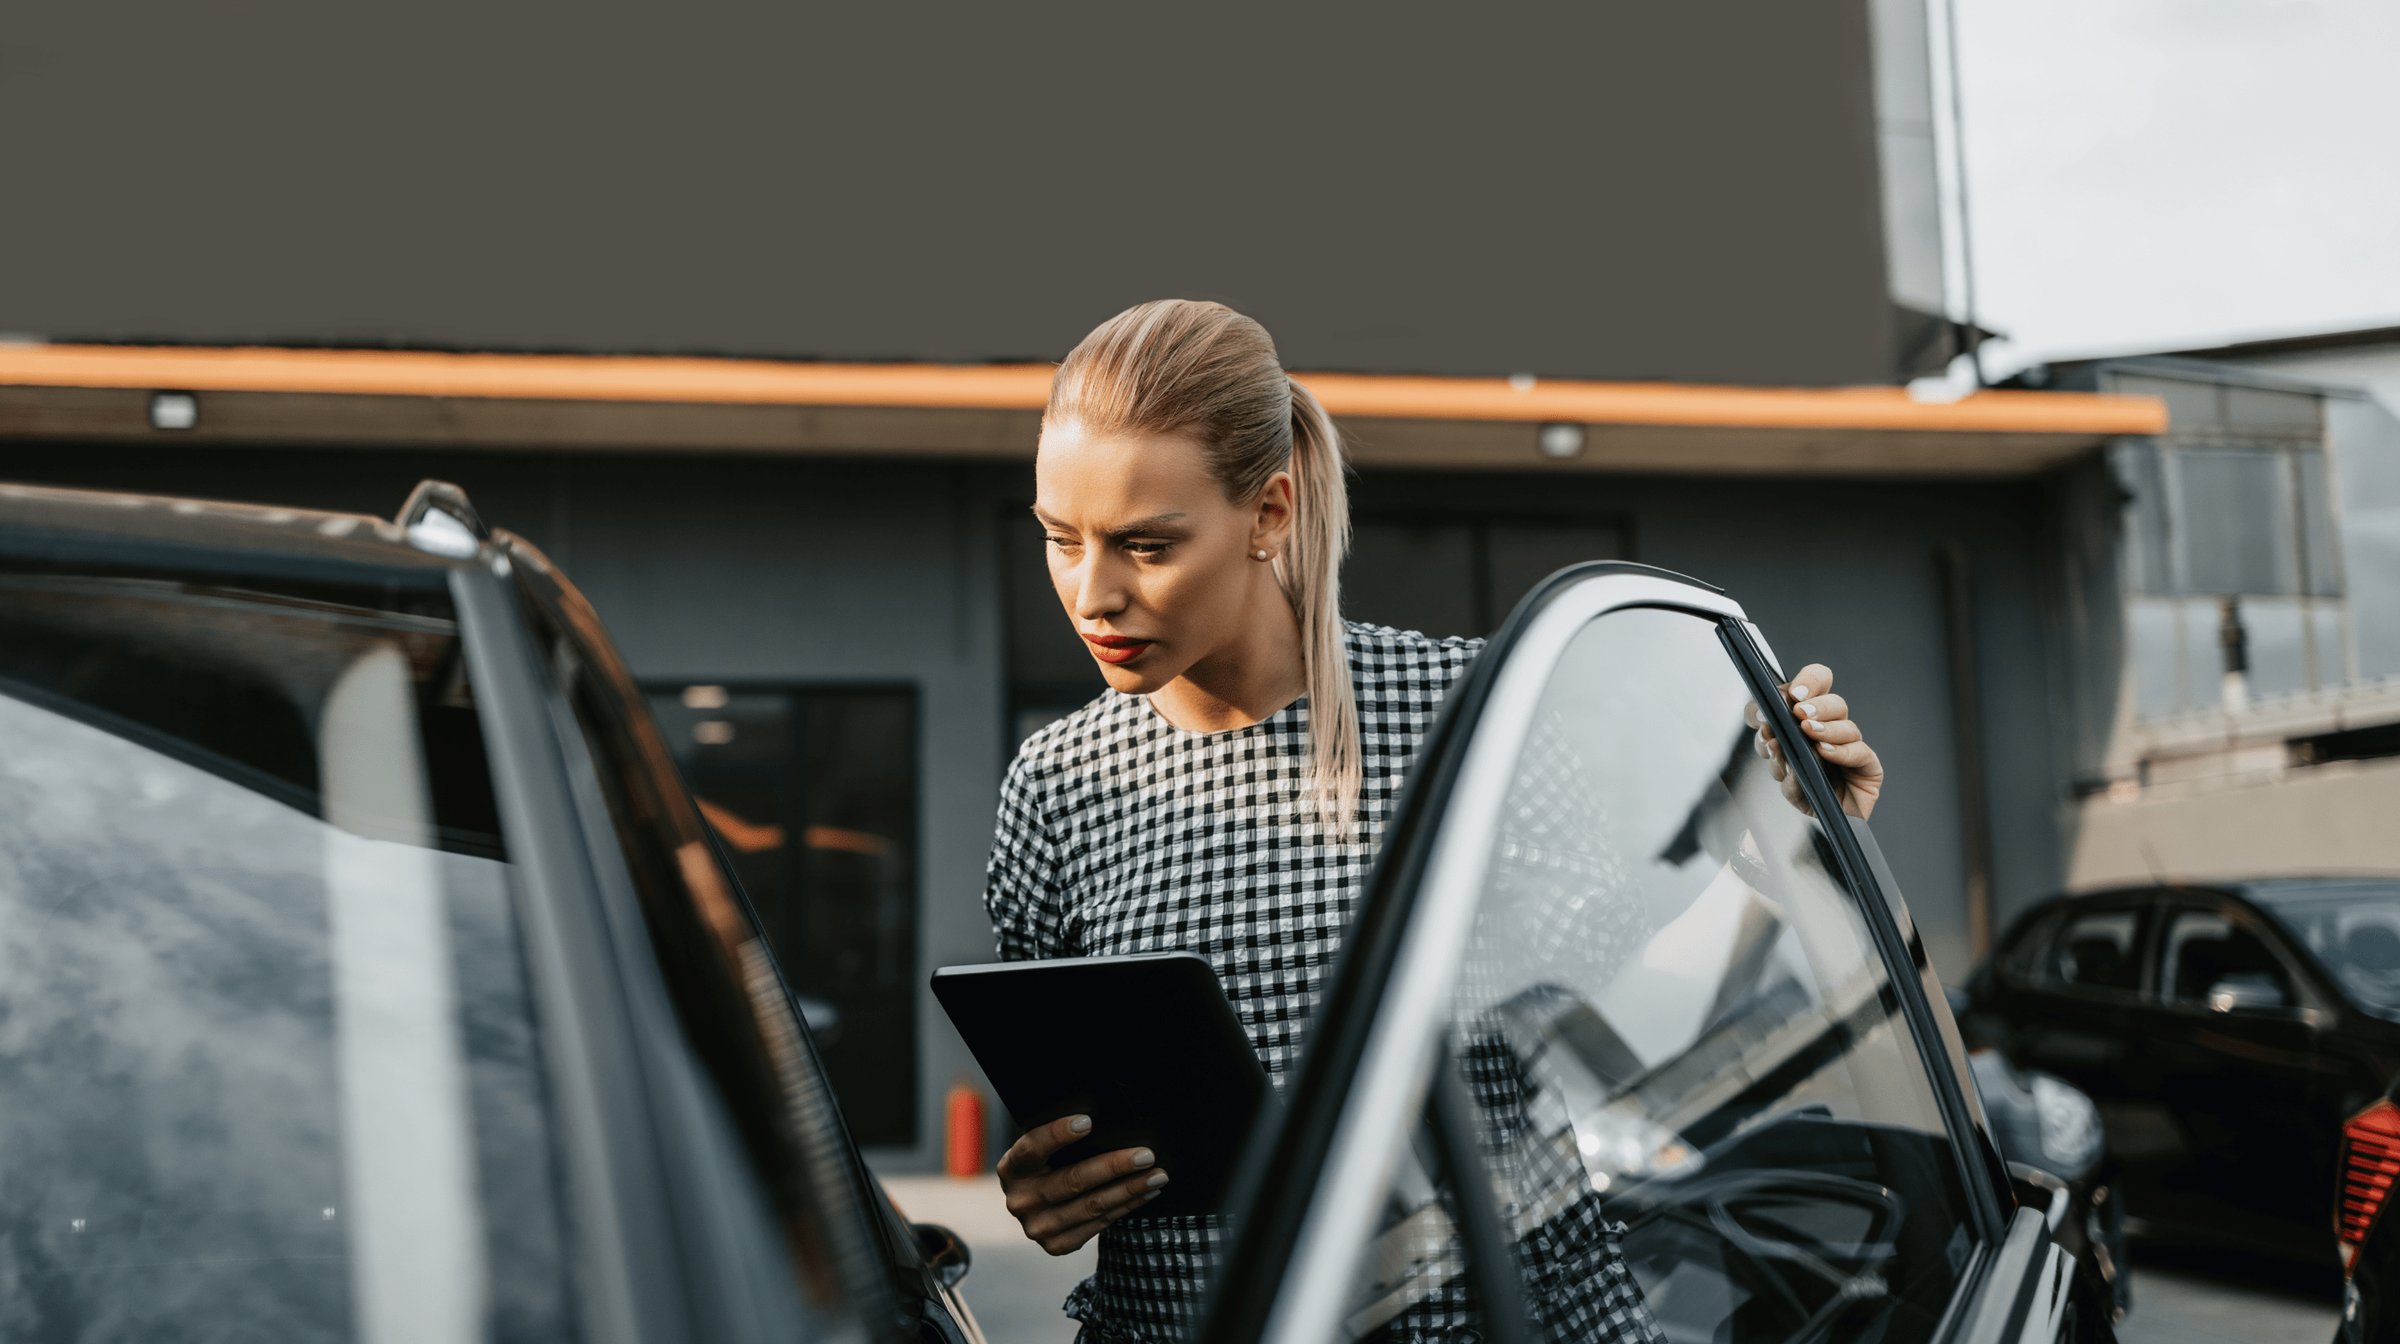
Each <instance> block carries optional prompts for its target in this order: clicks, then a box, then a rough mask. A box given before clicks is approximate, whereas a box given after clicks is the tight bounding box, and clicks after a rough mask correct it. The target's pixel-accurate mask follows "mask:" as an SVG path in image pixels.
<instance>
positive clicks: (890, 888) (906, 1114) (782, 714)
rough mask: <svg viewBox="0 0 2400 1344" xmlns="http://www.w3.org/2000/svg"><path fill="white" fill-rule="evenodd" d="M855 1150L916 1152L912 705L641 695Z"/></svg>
mask: <svg viewBox="0 0 2400 1344" xmlns="http://www.w3.org/2000/svg"><path fill="white" fill-rule="evenodd" d="M650 703H651V708H652V711H653V712H654V713H655V714H656V715H657V716H658V721H659V727H660V728H661V730H663V731H664V732H665V734H666V736H667V741H668V742H669V744H670V745H671V746H672V747H673V749H674V751H675V754H676V756H677V758H678V760H679V762H680V763H681V765H682V767H683V772H684V777H685V779H687V780H688V781H689V782H690V784H691V787H692V792H693V794H694V795H695V796H696V797H697V798H698V799H699V802H700V811H701V814H702V815H703V816H705V817H706V818H707V819H708V822H709V824H710V825H711V826H712V827H714V828H715V830H716V832H717V835H718V837H719V838H720V839H721V840H722V841H723V842H724V848H725V853H726V855H727V857H728V858H729V859H730V860H731V861H732V864H733V868H734V871H735V873H736V874H738V875H739V876H740V878H741V882H742V887H743V889H744V890H745V891H747V892H748V893H749V896H750V901H751V903H752V904H753V905H754V906H756V907H757V910H758V916H759V922H760V923H761V924H762V925H763V926H764V927H765V929H766V932H767V942H768V945H769V946H770V947H772V948H773V949H774V951H775V958H776V960H777V961H778V962H779V963H780V964H781V965H782V967H783V971H784V975H785V977H786V978H787V979H789V980H790V981H791V984H792V987H793V990H794V991H795V992H796V993H798V994H799V995H800V996H801V998H802V1000H803V1006H804V1007H805V1008H806V1009H807V1010H808V1013H809V1016H810V1019H811V1025H812V1026H813V1027H814V1028H815V1035H816V1038H817V1044H818V1047H819V1049H820V1050H821V1051H822V1053H823V1054H824V1057H825V1071H826V1073H827V1075H828V1076H829V1077H830V1078H831V1079H832V1083H833V1089H834V1093H835V1095H836V1097H837V1098H838V1099H839V1100H840V1102H841V1106H842V1113H843V1114H844V1115H845V1116H846V1117H848V1119H849V1122H850V1128H851V1132H852V1134H853V1135H854V1136H855V1137H856V1138H857V1140H858V1141H859V1142H860V1143H862V1144H893V1145H908V1144H913V1143H915V1142H916V1137H917V1135H916V1115H917V1065H916V1057H917V1030H916V1026H917V1023H916V1016H917V958H916V943H917V883H916V852H917V834H916V828H917V820H916V819H917V742H916V736H917V705H916V692H915V691H914V690H913V689H910V688H905V687H870V688H844V689H821V688H814V687H789V686H785V687H726V686H718V685H687V686H676V687H671V688H667V687H653V688H651V694H650Z"/></svg>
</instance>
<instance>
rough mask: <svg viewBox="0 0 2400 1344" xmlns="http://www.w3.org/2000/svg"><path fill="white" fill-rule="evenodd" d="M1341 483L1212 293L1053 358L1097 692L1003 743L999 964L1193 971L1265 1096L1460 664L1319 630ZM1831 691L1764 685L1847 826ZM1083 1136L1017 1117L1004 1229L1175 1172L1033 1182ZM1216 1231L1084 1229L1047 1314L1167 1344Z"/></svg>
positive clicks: (1051, 428) (1159, 1224) (1311, 412)
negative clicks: (1835, 784)
mask: <svg viewBox="0 0 2400 1344" xmlns="http://www.w3.org/2000/svg"><path fill="white" fill-rule="evenodd" d="M1342 473H1343V466H1342V456H1341V447H1340V440H1339V438H1338V437H1337V435H1336V433H1335V430H1334V426H1333V422H1332V421H1331V419H1329V418H1328V417H1327V416H1326V414H1325V411H1324V409H1323V408H1322V407H1320V406H1319V405H1318V404H1317V401H1316V399H1315V398H1314V397H1313V396H1311V395H1310V394H1309V392H1308V390H1307V389H1306V388H1304V387H1302V386H1300V385H1299V384H1298V383H1295V382H1293V381H1292V380H1291V379H1290V378H1289V377H1288V376H1287V375H1286V374H1285V373H1284V370H1283V367H1282V364H1281V363H1280V361H1279V360H1278V358H1277V356H1276V353H1275V347H1274V343H1273V342H1272V341H1271V340H1270V339H1269V338H1268V336H1267V333H1266V331H1265V330H1264V329H1263V328H1261V327H1260V326H1259V325H1258V324H1257V323H1256V322H1254V321H1252V320H1250V319H1249V318H1247V317H1244V316H1242V315H1241V314H1239V313H1236V312H1233V311H1232V310H1230V309H1228V308H1225V307H1223V306H1222V305H1219V304H1213V303H1199V302H1191V301H1185V300H1166V301H1161V302H1156V303H1148V304H1143V305H1141V306H1139V307H1136V308H1132V309H1129V310H1127V311H1125V312H1123V313H1120V314H1118V315H1117V316H1116V317H1113V318H1111V319H1109V320H1108V321H1107V322H1105V323H1103V324H1101V326H1100V327H1099V328H1098V329H1096V330H1094V331H1093V332H1092V333H1091V335H1089V336H1087V337H1085V338H1084V340H1083V342H1082V343H1081V344H1080V345H1078V346H1076V347H1075V349H1074V351H1073V352H1072V353H1070V354H1069V355H1068V356H1067V359H1066V361H1065V362H1064V363H1063V364H1062V365H1060V367H1059V370H1058V374H1057V377H1056V379H1055V381H1054V382H1053V383H1052V385H1051V392H1050V402H1049V406H1048V408H1047V410H1046V411H1045V412H1044V416H1043V422H1042V435H1041V442H1040V447H1039V450H1038V453H1037V456H1036V458H1035V496H1036V498H1035V505H1034V516H1035V518H1036V519H1037V520H1038V521H1039V522H1040V524H1041V526H1042V529H1043V536H1044V541H1045V545H1046V546H1047V547H1048V549H1049V565H1050V575H1051V579H1052V582H1053V583H1054V584H1055V585H1056V587H1057V589H1058V595H1059V601H1060V602H1061V604H1062V605H1063V606H1064V607H1065V608H1066V612H1067V616H1068V618H1069V620H1070V621H1072V623H1073V624H1074V626H1075V630H1076V633H1077V634H1079V635H1080V636H1082V637H1083V639H1084V640H1085V642H1086V644H1087V645H1088V646H1089V648H1090V650H1091V653H1092V657H1093V658H1094V660H1096V661H1097V662H1098V663H1099V664H1100V669H1101V672H1102V675H1103V676H1104V677H1105V678H1106V679H1107V682H1108V686H1109V689H1108V690H1107V691H1105V692H1103V693H1102V694H1101V695H1100V697H1099V698H1098V699H1095V700H1093V701H1092V702H1091V703H1090V704H1088V705H1086V706H1084V707H1083V708H1082V709H1080V710H1078V711H1076V712H1075V713H1073V714H1071V715H1069V716H1067V717H1066V718H1064V719H1062V720H1060V721H1058V722H1056V723H1054V724H1051V725H1050V726H1049V727H1047V728H1044V729H1043V730H1042V731H1040V732H1038V733H1036V734H1034V736H1033V737H1031V738H1030V739H1028V740H1027V741H1026V743H1025V744H1024V746H1023V747H1022V748H1020V749H1019V751H1018V754H1017V758H1016V761H1015V763H1014V764H1013V765H1012V766H1011V767H1010V769H1009V772H1008V776H1007V780H1006V782H1005V784H1004V785H1003V786H1002V791H1001V804H1000V817H999V828H998V834H997V836H996V838H995V840H994V843H993V849H992V860H991V867H990V873H989V882H988V885H987V888H986V893H985V904H986V907H987V909H988V910H989V912H990V914H991V917H992V922H993V925H994V927H995V930H996V932H997V935H998V939H999V950H1000V955H1001V957H1002V958H1003V959H1011V960H1013V959H1026V958H1037V957H1061V956H1101V955H1113V954H1121V953H1134V952H1156V951H1168V950H1188V951H1193V952H1198V953H1200V954H1201V955H1203V956H1206V957H1207V958H1209V960H1210V961H1211V962H1213V963H1214V964H1215V966H1216V969H1217V974H1218V976H1219V978H1220V979H1221V980H1222V981H1223V982H1224V985H1225V990H1226V994H1227V996H1228V997H1229V998H1230V999H1231V1000H1232V1002H1233V1006H1234V1008H1235V1010H1236V1012H1237V1013H1238V1014H1239V1015H1240V1017H1241V1020H1242V1023H1243V1025H1244V1027H1245V1028H1246V1029H1247V1030H1248V1032H1249V1035H1250V1040H1251V1044H1252V1045H1253V1046H1254V1047H1255V1048H1256V1049H1257V1050H1258V1054H1259V1058H1260V1060H1261V1062H1262V1063H1263V1064H1264V1065H1265V1067H1266V1070H1267V1074H1268V1076H1269V1077H1270V1078H1271V1079H1274V1080H1275V1081H1276V1083H1277V1085H1278V1086H1280V1085H1281V1083H1282V1080H1283V1076H1284V1074H1285V1072H1286V1070H1287V1069H1289V1068H1290V1067H1291V1066H1292V1065H1293V1063H1294V1062H1295V1061H1296V1059H1297V1057H1298V1050H1299V1046H1300V1042H1301V1036H1302V1033H1303V1031H1304V1029H1305V1026H1306V1024H1307V1021H1308V1019H1309V1016H1310V1011H1311V1009H1312V1007H1313V1006H1314V1002H1315V999H1316V995H1317V992H1318V989H1319V986H1320V984H1321V982H1322V980H1323V978H1324V976H1325V974H1326V972H1327V970H1328V968H1329V967H1330V966H1331V965H1332V963H1333V960H1334V957H1335V955H1336V954H1337V953H1338V951H1339V950H1340V947H1341V942H1342V936H1343V931H1344V929H1345V927H1346V924H1347V920H1348V917H1349V914H1350V910H1351V906H1352V903H1353V901H1354V900H1355V899H1356V897H1357V894H1358V891H1359V888H1360V886H1361V884H1362V883H1363V882H1364V880H1365V877H1366V874H1367V869H1368V866H1369V864H1370V863H1371V861H1372V859H1373V856H1374V853H1375V845H1376V842H1377V840H1378V839H1379V837H1380V836H1381V834H1382V831H1383V827H1384V824H1385V823H1386V821H1387V820H1388V819H1389V817H1390V814H1391V810H1392V807H1393V804H1394V802H1395V800H1396V799H1397V797H1398V794H1399V790H1400V785H1401V782H1402V780H1403V778H1404V777H1405V775H1406V772H1407V768H1408V764H1409V761H1410V759H1411V757H1412V756H1413V754H1414V752H1415V750H1416V747H1417V743H1418V741H1419V739H1420V738H1421V737H1422V735H1423V734H1424V731H1425V729H1426V728H1427V727H1428V726H1429V724H1430V723H1431V721H1432V719H1433V716H1434V713H1435V710H1436V709H1437V708H1438V706H1439V704H1440V701H1441V698H1442V694H1443V692H1444V691H1445V690H1446V689H1447V688H1448V686H1449V685H1450V683H1451V682H1452V681H1453V680H1455V679H1456V678H1457V676H1458V675H1459V673H1460V672H1461V671H1462V670H1463V669H1464V668H1465V667H1466V665H1467V664H1468V663H1469V662H1470V661H1471V660H1472V659H1473V658H1474V656H1475V654H1476V652H1477V651H1478V650H1479V649H1480V648H1481V647H1482V642H1481V641H1480V640H1470V639H1456V638H1452V639H1434V638H1429V637H1427V636H1425V635H1421V634H1416V633H1413V632H1403V631H1396V630H1391V629H1387V628H1383V627H1377V626H1368V625H1361V624H1356V623H1350V622H1345V621H1343V620H1342V618H1341V614H1340V601H1339V595H1340V576H1341V563H1342V556H1343V553H1344V551H1345V550H1346V548H1347V545H1348V541H1349V532H1350V523H1349V506H1348V500H1347V495H1346V493H1345V489H1344V485H1343V475H1342ZM1832 681H1833V674H1832V672H1831V671H1830V670H1828V669H1826V668H1824V667H1822V666H1817V665H1813V664H1812V665H1811V666H1809V667H1808V668H1806V669H1804V670H1803V671H1802V672H1801V673H1800V675H1799V677H1798V678H1797V679H1795V680H1794V682H1793V683H1792V685H1791V687H1790V688H1789V693H1790V694H1791V696H1792V697H1793V699H1794V700H1795V701H1796V702H1797V706H1798V708H1797V711H1796V712H1797V713H1798V714H1799V715H1800V716H1801V718H1802V719H1803V721H1804V722H1806V723H1807V725H1808V729H1807V730H1808V731H1809V732H1810V733H1811V734H1812V735H1813V736H1814V738H1815V739H1816V744H1817V750H1818V752H1819V754H1820V755H1821V756H1823V757H1824V758H1825V759H1826V760H1827V761H1829V762H1831V763H1833V764H1835V765H1837V766H1841V767H1844V768H1845V769H1846V770H1847V772H1848V784H1849V800H1850V801H1849V806H1850V808H1851V810H1853V811H1855V812H1857V813H1858V814H1859V815H1860V816H1864V815H1865V814H1866V812H1867V811H1868V810H1869V809H1870V808H1871V807H1872V806H1873V803H1874V800H1875V797H1876V795H1877V793H1878V792H1879V790H1880V788H1881V785H1882V778H1883V772H1882V767H1881V764H1880V763H1879V761H1878V760H1877V758H1876V756H1875V752H1874V750H1873V749H1872V748H1870V747H1869V746H1868V745H1867V744H1866V743H1865V742H1864V741H1863V740H1862V739H1861V738H1860V736H1859V732H1858V729H1857V726H1856V725H1855V724H1853V723H1851V722H1850V721H1849V719H1848V714H1847V709H1846V706H1845V705H1844V704H1843V702H1842V699H1841V697H1840V696H1837V695H1833V694H1831V687H1832ZM1759 745H1760V749H1761V750H1762V751H1763V752H1767V753H1769V754H1774V753H1777V752H1779V750H1780V748H1779V746H1778V745H1777V744H1775V743H1773V742H1772V741H1771V740H1769V739H1767V738H1766V737H1764V736H1763V735H1762V737H1761V738H1760V741H1759ZM1778 759H1779V758H1778ZM1787 787H1790V784H1789V782H1787ZM1089 1127H1090V1126H1089V1119H1088V1117H1068V1118H1067V1119H1064V1120H1060V1121H1058V1122H1056V1123H1054V1124H1050V1125H1046V1126H1043V1127H1042V1128H1040V1129H1037V1130H1035V1131H1033V1132H1031V1133H1029V1134H1027V1135H1025V1136H1024V1137H1023V1138H1021V1139H1019V1140H1018V1141H1017V1142H1016V1143H1015V1144H1014V1145H1012V1146H1011V1147H1010V1149H1009V1150H1008V1152H1007V1153H1006V1154H1005V1155H1004V1156H1003V1157H1002V1158H1001V1161H1000V1167H999V1170H1000V1177H1001V1184H1002V1188H1003V1190H1004V1191H1005V1193H1006V1196H1007V1199H1008V1207H1009V1210H1010V1212H1011V1213H1013V1214H1014V1215H1015V1216H1016V1217H1017V1218H1018V1220H1019V1221H1020V1222H1021V1223H1022V1224H1023V1226H1024V1229H1025V1234H1026V1236H1028V1237H1029V1238H1031V1239H1033V1240H1034V1241H1036V1242H1038V1243H1039V1244H1040V1245H1041V1246H1042V1247H1043V1248H1044V1249H1046V1250H1048V1251H1050V1252H1051V1253H1052V1254H1054V1255H1063V1254H1066V1253H1068V1252H1070V1251H1073V1250H1075V1249H1077V1248H1078V1247H1080V1246H1082V1245H1084V1244H1085V1243H1086V1242H1088V1241H1090V1240H1091V1239H1092V1238H1093V1237H1095V1236H1100V1234H1101V1232H1102V1230H1103V1229H1105V1228H1109V1227H1110V1225H1111V1224H1113V1223H1115V1222H1117V1221H1118V1220H1119V1219H1121V1218H1123V1217H1125V1216H1126V1215H1127V1214H1129V1213H1132V1212H1134V1211H1135V1210H1138V1209H1139V1208H1140V1207H1141V1206H1142V1205H1143V1204H1144V1203H1146V1202H1148V1201H1149V1200H1150V1199H1152V1198H1154V1197H1155V1196H1156V1194H1157V1191H1158V1189H1159V1188H1160V1187H1161V1186H1163V1185H1164V1184H1166V1183H1167V1182H1168V1181H1169V1180H1171V1179H1172V1175H1173V1174H1172V1173H1171V1172H1165V1171H1159V1170H1155V1169H1154V1166H1153V1162H1152V1157H1151V1154H1150V1153H1149V1152H1148V1151H1147V1150H1140V1149H1136V1150H1126V1151H1120V1152H1114V1153H1107V1154H1102V1155H1100V1156H1097V1157H1093V1158H1090V1159H1088V1160H1086V1161H1084V1162H1082V1163H1079V1164H1077V1165H1075V1166H1073V1167H1070V1168H1068V1169H1066V1170H1063V1171H1057V1172H1053V1171H1051V1170H1050V1169H1049V1167H1048V1165H1047V1159H1048V1156H1049V1155H1050V1154H1051V1153H1052V1152H1054V1151H1056V1150H1057V1149H1059V1148H1060V1147H1063V1146H1064V1145H1066V1144H1068V1143H1071V1142H1073V1141H1074V1140H1075V1139H1076V1138H1077V1137H1078V1136H1079V1135H1080V1134H1081V1133H1084V1132H1088V1130H1089ZM1223 1235H1224V1232H1223V1229H1222V1227H1221V1226H1220V1225H1219V1224H1218V1223H1217V1222H1216V1221H1215V1220H1213V1219H1206V1218H1162V1219H1155V1220H1144V1221H1141V1222H1137V1223H1133V1224H1129V1225H1127V1226H1125V1227H1121V1228H1116V1229H1113V1230H1111V1231H1109V1232H1108V1234H1107V1235H1106V1236H1101V1240H1100V1256H1099V1266H1098V1272H1097V1273H1096V1274H1095V1275H1094V1276H1093V1277H1092V1278H1091V1279H1090V1280H1087V1281H1086V1282H1085V1283H1083V1284H1082V1285H1081V1286H1079V1287H1078V1288H1077V1289H1076V1290H1075V1292H1074V1294H1073V1295H1072V1296H1070V1297H1069V1299H1068V1301H1067V1313H1068V1314H1069V1315H1071V1316H1074V1317H1076V1318H1077V1319H1079V1320H1081V1321H1082V1322H1083V1323H1084V1331H1083V1334H1082V1338H1083V1339H1084V1340H1086V1341H1101V1342H1113V1341H1118V1340H1145V1341H1158V1340H1167V1339H1173V1338H1177V1337H1179V1336H1181V1335H1183V1334H1186V1333H1188V1332H1189V1331H1190V1329H1191V1328H1192V1327H1193V1326H1194V1325H1196V1324H1197V1315H1198V1311H1199V1308H1200V1304H1201V1295H1202V1291H1203V1286H1204V1279H1205V1273H1206V1270H1207V1268H1208V1266H1209V1264H1210V1263H1211V1261H1212V1260H1213V1259H1214V1258H1215V1255H1216V1252H1217V1250H1218V1247H1219V1245H1220V1242H1221V1239H1222V1237H1223ZM1401 1324H1403V1325H1406V1324H1409V1323H1407V1322H1403V1323H1401ZM1401 1333H1406V1331H1402V1332H1401ZM1419 1333H1423V1332H1422V1331H1421V1330H1420V1331H1419Z"/></svg>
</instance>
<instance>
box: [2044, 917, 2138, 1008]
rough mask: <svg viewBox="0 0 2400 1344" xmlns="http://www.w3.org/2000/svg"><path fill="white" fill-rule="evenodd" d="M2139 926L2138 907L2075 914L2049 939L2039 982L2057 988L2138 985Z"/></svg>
mask: <svg viewBox="0 0 2400 1344" xmlns="http://www.w3.org/2000/svg"><path fill="white" fill-rule="evenodd" d="M2140 930H2141V912H2140V911H2138V910H2107V911H2100V912H2097V913H2093V914H2088V915H2077V916H2076V917H2074V918H2072V919H2070V920H2068V921H2067V922H2066V923H2065V924H2064V925H2061V926H2060V928H2059V930H2058V933H2057V934H2056V935H2055V936H2053V937H2052V938H2051V939H2050V944H2049V951H2048V953H2047V955H2045V956H2044V957H2043V959H2042V966H2041V978H2042V983H2044V984H2046V985H2049V986H2051V987H2053V988H2057V989H2116V990H2134V989H2139V988H2140V987H2141V980H2142V964H2141V958H2140V956H2139V955H2138V954H2137V952H2136V950H2135V947H2134V936H2135V935H2136V934H2137V933H2139V932H2140Z"/></svg>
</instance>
